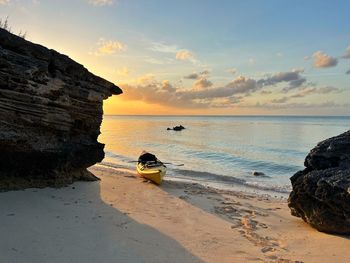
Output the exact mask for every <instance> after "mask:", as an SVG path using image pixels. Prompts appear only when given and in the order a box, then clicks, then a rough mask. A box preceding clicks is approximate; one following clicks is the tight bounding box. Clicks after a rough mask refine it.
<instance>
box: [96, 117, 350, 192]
mask: <svg viewBox="0 0 350 263" xmlns="http://www.w3.org/2000/svg"><path fill="white" fill-rule="evenodd" d="M180 124H181V125H183V126H184V127H186V129H185V130H182V131H168V130H167V128H168V127H170V128H171V127H173V126H176V125H180ZM349 129H350V117H299V116H298V117H296V116H111V115H107V116H104V119H103V122H102V126H101V135H100V136H99V141H100V142H101V143H104V144H105V145H106V146H105V153H106V156H105V159H104V160H103V161H102V163H100V165H102V166H105V167H110V168H112V169H113V168H116V169H127V170H130V171H132V172H135V165H136V163H135V162H134V161H136V160H137V159H138V156H139V155H140V153H141V152H142V151H143V150H146V151H149V152H151V153H153V154H155V155H156V156H157V157H158V159H160V160H161V161H163V162H167V163H172V164H169V165H167V167H168V170H167V175H166V177H165V180H178V181H187V182H196V183H201V184H203V185H207V186H214V187H217V188H222V189H232V190H235V189H237V188H238V189H240V190H242V189H243V190H247V191H253V192H271V193H280V194H288V193H289V192H290V191H291V184H290V180H289V178H290V177H291V176H292V175H293V174H294V173H295V172H297V171H298V170H302V169H303V168H304V159H305V157H306V155H307V153H308V152H309V151H310V150H311V149H312V148H313V147H314V146H316V145H317V143H318V142H320V141H322V140H324V139H327V138H329V137H332V136H336V135H338V134H340V133H343V132H345V131H347V130H349ZM254 171H256V172H260V173H263V174H264V175H261V176H255V175H253V172H254Z"/></svg>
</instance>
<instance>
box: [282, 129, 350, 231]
mask: <svg viewBox="0 0 350 263" xmlns="http://www.w3.org/2000/svg"><path fill="white" fill-rule="evenodd" d="M305 167H306V168H305V170H303V171H299V172H297V173H296V174H295V175H293V176H292V177H291V182H292V186H293V191H292V192H291V194H290V196H289V199H288V205H289V207H290V209H291V211H292V215H294V216H297V217H301V218H302V219H303V220H304V221H305V222H307V223H309V224H310V225H311V226H313V227H314V228H316V229H318V230H319V231H322V232H327V233H335V234H350V131H347V132H345V133H343V134H341V135H339V136H336V137H333V138H330V139H327V140H325V141H323V142H320V143H319V144H318V145H317V146H316V147H315V148H314V149H312V150H311V151H310V153H309V154H308V155H307V156H306V159H305Z"/></svg>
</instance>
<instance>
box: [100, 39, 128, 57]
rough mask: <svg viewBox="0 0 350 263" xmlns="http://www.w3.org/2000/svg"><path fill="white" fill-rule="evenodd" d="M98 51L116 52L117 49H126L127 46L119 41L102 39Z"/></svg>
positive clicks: (104, 52)
mask: <svg viewBox="0 0 350 263" xmlns="http://www.w3.org/2000/svg"><path fill="white" fill-rule="evenodd" d="M98 46H99V47H98V51H99V52H100V53H102V54H114V53H115V52H117V51H121V50H125V49H126V46H125V45H124V44H122V43H121V42H119V41H113V40H104V39H100V40H99V42H98Z"/></svg>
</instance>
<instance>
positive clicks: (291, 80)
mask: <svg viewBox="0 0 350 263" xmlns="http://www.w3.org/2000/svg"><path fill="white" fill-rule="evenodd" d="M303 71H304V70H303V69H294V70H292V71H287V72H279V73H276V74H274V75H272V76H270V77H268V78H265V79H260V80H258V84H259V85H262V86H274V85H277V84H279V83H287V84H288V86H286V87H284V88H283V92H288V91H290V90H292V89H296V88H299V87H301V86H302V85H304V84H305V83H306V79H305V78H304V77H302V76H301V75H300V74H301V73H302V72H303Z"/></svg>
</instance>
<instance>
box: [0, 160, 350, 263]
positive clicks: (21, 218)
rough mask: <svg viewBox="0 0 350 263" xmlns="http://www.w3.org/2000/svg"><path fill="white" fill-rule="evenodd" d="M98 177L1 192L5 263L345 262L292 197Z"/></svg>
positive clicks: (336, 244)
mask: <svg viewBox="0 0 350 263" xmlns="http://www.w3.org/2000/svg"><path fill="white" fill-rule="evenodd" d="M90 170H91V171H92V172H93V173H94V174H96V175H97V176H98V177H100V178H101V181H99V182H91V183H85V182H77V183H75V184H73V185H70V186H68V187H64V188H59V189H54V188H45V189H27V190H24V191H13V192H3V193H0V210H1V213H0V233H1V236H2V238H1V239H0V261H1V262H295V261H297V262H298V261H299V262H300V261H302V262H330V261H335V262H342V261H344V260H345V259H346V258H348V257H350V252H349V249H348V248H349V246H350V240H349V238H348V237H344V236H336V235H328V234H324V233H321V232H318V231H316V230H314V229H312V228H311V227H309V226H308V225H307V224H305V223H304V222H303V221H302V220H300V219H298V218H295V217H292V216H291V215H290V211H289V208H288V207H287V202H286V200H284V199H274V198H271V197H267V196H256V195H253V194H248V193H243V192H230V191H222V190H216V189H212V188H207V187H203V186H200V185H198V184H190V183H180V182H173V181H165V182H164V184H163V185H162V186H160V187H158V186H156V185H154V184H152V183H149V182H147V181H146V180H144V179H142V178H141V177H139V176H137V175H136V174H135V173H130V172H129V173H128V172H126V171H121V170H116V169H114V170H112V169H106V168H103V167H102V166H98V165H96V166H94V167H92V168H90Z"/></svg>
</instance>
